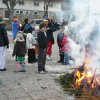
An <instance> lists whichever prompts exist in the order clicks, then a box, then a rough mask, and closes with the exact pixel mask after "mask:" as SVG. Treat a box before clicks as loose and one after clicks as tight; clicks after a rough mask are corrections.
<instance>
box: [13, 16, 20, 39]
mask: <svg viewBox="0 0 100 100" xmlns="http://www.w3.org/2000/svg"><path fill="white" fill-rule="evenodd" d="M18 31H20V22H19V19H18V18H17V17H15V18H14V19H13V21H12V33H13V40H15V38H16V35H17V32H18Z"/></svg>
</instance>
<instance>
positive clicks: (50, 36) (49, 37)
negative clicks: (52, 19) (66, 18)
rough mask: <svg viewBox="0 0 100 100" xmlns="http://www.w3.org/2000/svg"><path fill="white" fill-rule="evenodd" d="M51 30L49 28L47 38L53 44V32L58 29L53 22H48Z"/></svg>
mask: <svg viewBox="0 0 100 100" xmlns="http://www.w3.org/2000/svg"><path fill="white" fill-rule="evenodd" d="M48 28H49V30H47V32H46V33H47V39H48V41H52V44H54V37H53V32H54V31H56V28H55V26H54V24H53V23H49V24H48Z"/></svg>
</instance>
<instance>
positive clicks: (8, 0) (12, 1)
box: [3, 0, 21, 20]
mask: <svg viewBox="0 0 100 100" xmlns="http://www.w3.org/2000/svg"><path fill="white" fill-rule="evenodd" d="M20 1H21V0H3V3H4V4H5V5H6V6H7V9H8V13H9V19H10V20H11V19H12V18H13V11H14V7H15V6H16V4H17V3H19V2H20Z"/></svg>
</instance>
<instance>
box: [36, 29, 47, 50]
mask: <svg viewBox="0 0 100 100" xmlns="http://www.w3.org/2000/svg"><path fill="white" fill-rule="evenodd" d="M37 41H38V46H39V48H41V49H46V48H47V36H45V34H44V32H42V31H40V32H39V33H38V36H37Z"/></svg>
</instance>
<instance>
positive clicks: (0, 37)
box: [0, 24, 9, 47]
mask: <svg viewBox="0 0 100 100" xmlns="http://www.w3.org/2000/svg"><path fill="white" fill-rule="evenodd" d="M8 45H9V40H8V36H7V30H6V28H5V25H3V24H0V47H2V46H8Z"/></svg>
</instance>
